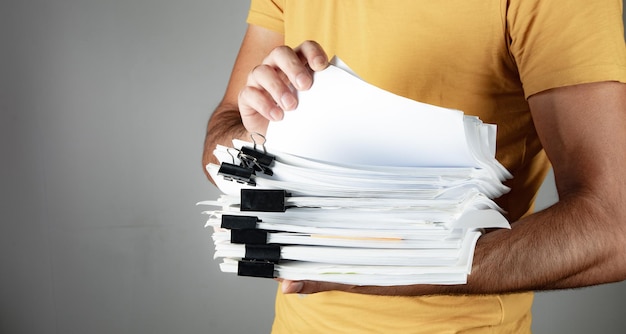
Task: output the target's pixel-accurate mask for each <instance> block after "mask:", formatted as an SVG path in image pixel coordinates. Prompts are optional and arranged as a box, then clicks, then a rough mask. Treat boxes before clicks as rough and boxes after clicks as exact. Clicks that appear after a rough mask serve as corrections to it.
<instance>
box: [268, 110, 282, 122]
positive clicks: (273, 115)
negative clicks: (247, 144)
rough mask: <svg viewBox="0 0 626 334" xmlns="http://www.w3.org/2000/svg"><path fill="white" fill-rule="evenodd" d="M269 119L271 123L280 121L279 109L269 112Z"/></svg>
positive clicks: (280, 111)
mask: <svg viewBox="0 0 626 334" xmlns="http://www.w3.org/2000/svg"><path fill="white" fill-rule="evenodd" d="M270 117H271V118H272V120H273V121H280V120H281V119H283V111H282V110H281V109H280V108H278V107H276V108H274V109H272V110H271V111H270Z"/></svg>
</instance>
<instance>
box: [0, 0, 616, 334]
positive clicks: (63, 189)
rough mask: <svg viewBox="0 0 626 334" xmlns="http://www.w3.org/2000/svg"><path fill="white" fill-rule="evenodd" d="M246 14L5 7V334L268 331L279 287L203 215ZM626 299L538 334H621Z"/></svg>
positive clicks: (0, 322)
mask: <svg viewBox="0 0 626 334" xmlns="http://www.w3.org/2000/svg"><path fill="white" fill-rule="evenodd" d="M247 8H248V2H247V1H200V0H181V1H176V2H172V1H164V0H150V1H149V0H131V1H128V0H108V1H93V0H58V1H54V2H50V1H42V0H24V1H10V0H4V1H2V2H0V162H1V163H0V175H1V177H0V180H1V181H0V182H2V183H1V184H0V195H1V197H0V210H1V211H0V212H1V213H2V218H0V333H3V334H4V333H7V334H18V333H28V334H38V333H64V334H67V333H134V334H138V333H151V334H158V333H250V332H253V333H263V332H268V331H269V328H270V326H271V320H272V319H271V318H272V315H273V295H274V291H275V283H274V282H273V281H271V280H261V279H251V278H239V277H235V276H232V275H227V274H222V273H220V272H219V269H218V266H217V262H215V261H213V259H212V253H213V246H212V243H211V240H210V231H209V230H205V229H204V228H203V224H204V220H205V217H203V216H201V215H200V211H201V208H198V207H196V206H195V203H196V202H197V201H199V200H203V199H210V198H214V197H215V196H217V193H218V192H217V191H216V190H215V189H213V188H212V187H211V186H210V184H209V183H208V181H206V180H205V179H204V176H203V174H202V171H201V167H200V155H201V149H202V140H203V137H204V130H205V124H206V121H207V119H208V116H209V114H210V111H211V110H212V109H213V108H214V107H215V105H216V104H217V103H218V102H219V100H220V98H221V96H222V94H223V91H224V88H225V85H226V82H227V79H228V76H229V73H230V69H231V66H232V63H233V60H234V57H235V55H236V53H237V50H238V45H239V43H240V40H241V37H242V36H243V32H244V29H245V23H244V20H245V16H246V11H247ZM541 196H542V197H541V202H542V203H543V205H544V206H545V205H549V203H552V202H553V201H554V200H555V199H556V197H555V192H554V189H553V185H551V184H550V182H548V183H547V185H546V187H545V189H544V191H543V192H542V195H541ZM624 296H626V285H625V283H619V284H613V285H607V286H602V287H594V288H587V289H583V290H577V291H568V292H550V293H541V294H538V296H537V303H536V306H535V325H534V329H535V332H537V333H587V332H591V331H592V330H594V331H597V329H598V328H601V329H602V332H603V333H621V332H623V330H624V328H626V320H625V319H624V317H622V316H621V315H622V314H623V311H620V310H621V309H622V308H623V307H624V306H626V304H625V302H624V298H623V297H624Z"/></svg>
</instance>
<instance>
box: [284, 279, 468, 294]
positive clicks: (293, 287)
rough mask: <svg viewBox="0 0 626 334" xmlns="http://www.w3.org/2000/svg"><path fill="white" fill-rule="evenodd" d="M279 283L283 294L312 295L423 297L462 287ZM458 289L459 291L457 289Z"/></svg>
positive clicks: (318, 282) (461, 288) (304, 282)
mask: <svg viewBox="0 0 626 334" xmlns="http://www.w3.org/2000/svg"><path fill="white" fill-rule="evenodd" d="M275 280H276V281H278V282H281V283H282V284H281V291H282V292H283V293H284V294H294V293H298V294H307V295H308V294H313V293H318V292H325V291H343V292H351V293H360V294H367V295H381V296H424V295H435V294H451V293H462V292H463V286H462V285H461V286H452V285H423V284H422V285H420V284H416V285H397V286H375V285H348V284H340V283H331V282H320V281H291V280H286V279H282V278H275ZM459 287H460V289H459Z"/></svg>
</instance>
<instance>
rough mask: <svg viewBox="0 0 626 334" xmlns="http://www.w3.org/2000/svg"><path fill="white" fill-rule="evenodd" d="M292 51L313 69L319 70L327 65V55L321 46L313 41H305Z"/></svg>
mask: <svg viewBox="0 0 626 334" xmlns="http://www.w3.org/2000/svg"><path fill="white" fill-rule="evenodd" d="M294 51H295V52H296V54H297V55H298V56H299V58H300V60H301V61H302V62H304V63H305V64H308V65H309V67H310V68H311V69H312V70H313V71H321V70H323V69H325V68H326V67H328V56H327V55H326V52H324V49H322V46H321V45H319V44H318V43H317V42H315V41H305V42H303V43H302V44H300V45H299V46H298V47H297V48H296V49H295V50H294Z"/></svg>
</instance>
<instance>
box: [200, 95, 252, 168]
mask: <svg viewBox="0 0 626 334" xmlns="http://www.w3.org/2000/svg"><path fill="white" fill-rule="evenodd" d="M247 134H248V131H247V130H246V129H245V128H244V126H243V124H242V122H241V116H240V115H239V111H238V110H237V106H236V105H231V104H220V106H218V107H217V108H216V110H215V111H214V112H213V115H212V116H211V118H210V119H209V122H208V125H207V130H206V136H205V138H204V151H203V154H202V166H203V169H204V172H205V174H206V175H207V177H208V178H209V179H210V177H209V175H208V172H207V171H206V168H204V166H206V165H207V164H209V163H215V164H217V163H218V161H217V159H216V158H215V156H214V155H213V150H214V149H215V147H216V146H217V145H218V144H219V145H224V146H232V140H233V139H234V138H238V139H246V138H248V139H249V136H248V135H247Z"/></svg>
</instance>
